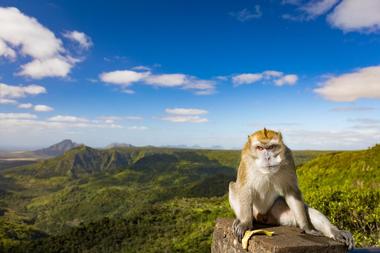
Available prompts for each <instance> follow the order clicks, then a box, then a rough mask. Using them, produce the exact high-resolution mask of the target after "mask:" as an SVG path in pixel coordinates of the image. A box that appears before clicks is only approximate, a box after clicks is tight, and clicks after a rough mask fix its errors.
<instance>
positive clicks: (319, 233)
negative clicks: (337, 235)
mask: <svg viewBox="0 0 380 253" xmlns="http://www.w3.org/2000/svg"><path fill="white" fill-rule="evenodd" d="M303 231H304V233H305V234H308V235H314V236H323V234H322V233H321V232H319V231H317V230H314V229H304V230H303Z"/></svg>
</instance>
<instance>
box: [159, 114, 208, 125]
mask: <svg viewBox="0 0 380 253" xmlns="http://www.w3.org/2000/svg"><path fill="white" fill-rule="evenodd" d="M161 119H162V120H166V121H171V122H174V123H186V122H187V123H204V122H208V119H206V118H202V117H199V116H186V115H173V116H165V117H163V118H161Z"/></svg>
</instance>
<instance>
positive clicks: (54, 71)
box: [18, 57, 73, 79]
mask: <svg viewBox="0 0 380 253" xmlns="http://www.w3.org/2000/svg"><path fill="white" fill-rule="evenodd" d="M72 66H73V63H72V62H70V61H69V60H68V59H66V58H63V57H55V58H49V59H42V60H40V59H35V60H33V61H31V62H29V63H26V64H24V65H22V67H21V68H22V70H21V71H20V72H19V73H18V75H22V76H29V77H32V78H35V79H41V78H43V77H54V76H58V77H65V76H67V75H68V73H69V72H70V69H71V68H72Z"/></svg>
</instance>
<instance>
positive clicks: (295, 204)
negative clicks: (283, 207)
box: [285, 189, 321, 235]
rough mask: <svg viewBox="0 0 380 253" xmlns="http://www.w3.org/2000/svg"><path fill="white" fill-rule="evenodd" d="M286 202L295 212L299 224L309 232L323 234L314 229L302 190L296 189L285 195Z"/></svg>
mask: <svg viewBox="0 0 380 253" xmlns="http://www.w3.org/2000/svg"><path fill="white" fill-rule="evenodd" d="M285 201H286V204H288V206H289V208H290V210H291V211H292V212H293V214H294V216H295V219H296V222H297V225H298V226H299V227H300V228H301V229H303V230H304V231H305V233H307V234H313V235H321V234H320V233H319V232H318V231H316V230H314V229H313V226H312V225H311V223H310V220H309V218H308V216H307V213H306V207H305V203H304V202H303V200H302V195H301V192H300V191H299V190H298V189H296V190H295V191H293V192H291V193H288V194H286V195H285Z"/></svg>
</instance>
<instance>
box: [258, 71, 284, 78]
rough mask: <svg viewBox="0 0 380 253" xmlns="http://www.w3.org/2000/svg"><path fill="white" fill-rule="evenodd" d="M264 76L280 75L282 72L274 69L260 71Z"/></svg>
mask: <svg viewBox="0 0 380 253" xmlns="http://www.w3.org/2000/svg"><path fill="white" fill-rule="evenodd" d="M262 74H263V75H264V77H268V78H269V77H281V76H283V74H284V73H282V72H280V71H276V70H266V71H264V72H263V73H262Z"/></svg>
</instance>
